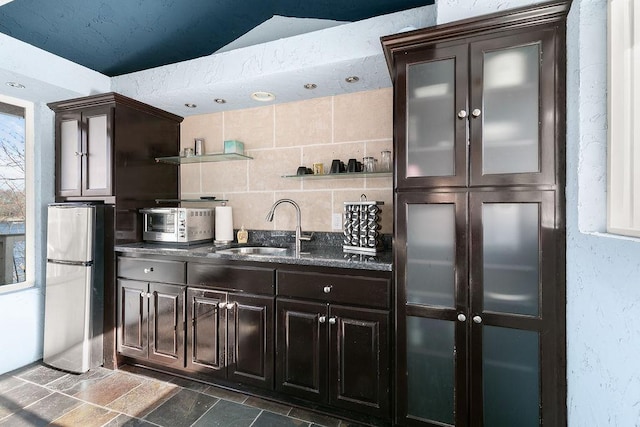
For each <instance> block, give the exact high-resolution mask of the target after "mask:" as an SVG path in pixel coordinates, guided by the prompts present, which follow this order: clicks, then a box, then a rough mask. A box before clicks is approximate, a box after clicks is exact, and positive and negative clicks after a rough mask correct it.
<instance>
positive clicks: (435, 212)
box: [396, 192, 468, 426]
mask: <svg viewBox="0 0 640 427" xmlns="http://www.w3.org/2000/svg"><path fill="white" fill-rule="evenodd" d="M466 211H467V196H466V194H464V193H448V194H445V193H440V194H434V193H431V194H424V193H416V192H413V193H403V194H399V195H398V199H397V210H396V226H397V227H401V228H403V229H405V230H406V241H403V242H400V241H397V242H396V245H397V246H396V247H397V253H396V256H397V258H396V262H397V264H396V265H397V280H398V283H403V284H404V286H402V287H400V288H398V299H399V300H402V301H405V304H404V307H401V308H399V311H401V312H402V314H400V315H399V319H401V320H399V324H398V328H399V330H403V332H401V333H400V335H399V336H400V338H399V339H398V346H400V347H402V348H403V350H405V351H406V360H402V361H399V363H398V371H397V377H398V387H401V388H402V391H403V395H402V396H401V397H400V399H399V401H400V402H401V403H400V404H401V405H405V407H403V408H401V411H402V413H404V414H406V417H407V418H408V419H411V420H414V421H416V422H419V423H426V424H427V425H439V426H443V425H451V426H454V425H456V426H457V425H464V423H465V417H466V414H467V397H466V396H467V384H466V378H467V372H466V369H467V361H466V351H467V350H466V348H467V338H466V337H467V322H465V313H466V305H467V298H468V292H467V274H468V268H467V254H466V248H467V245H466V243H465V241H466V213H467V212H466ZM405 316H406V317H405Z"/></svg>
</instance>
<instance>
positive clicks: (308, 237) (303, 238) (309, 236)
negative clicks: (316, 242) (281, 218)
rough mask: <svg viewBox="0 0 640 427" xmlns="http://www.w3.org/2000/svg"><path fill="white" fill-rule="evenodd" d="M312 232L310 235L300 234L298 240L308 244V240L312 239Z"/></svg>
mask: <svg viewBox="0 0 640 427" xmlns="http://www.w3.org/2000/svg"><path fill="white" fill-rule="evenodd" d="M313 233H314V232H313V231H312V232H311V234H302V233H300V240H304V241H305V242H308V241H310V240H312V239H313Z"/></svg>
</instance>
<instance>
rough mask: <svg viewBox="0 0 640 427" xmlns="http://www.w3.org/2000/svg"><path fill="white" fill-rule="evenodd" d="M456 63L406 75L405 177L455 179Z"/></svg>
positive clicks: (421, 66)
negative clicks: (449, 177)
mask: <svg viewBox="0 0 640 427" xmlns="http://www.w3.org/2000/svg"><path fill="white" fill-rule="evenodd" d="M455 65H456V64H455V59H452V58H450V59H444V60H438V61H430V62H423V63H418V64H413V65H410V66H409V67H408V71H407V74H408V76H407V80H408V84H407V86H408V87H407V104H408V105H407V150H406V165H407V171H406V176H407V177H419V176H452V175H455V172H456V171H455V150H454V143H455V125H454V120H455V114H454V111H455V77H456V74H455Z"/></svg>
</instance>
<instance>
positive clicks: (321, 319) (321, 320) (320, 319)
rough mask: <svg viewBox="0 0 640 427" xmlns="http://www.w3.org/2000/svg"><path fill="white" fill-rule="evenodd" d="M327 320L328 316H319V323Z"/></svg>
mask: <svg viewBox="0 0 640 427" xmlns="http://www.w3.org/2000/svg"><path fill="white" fill-rule="evenodd" d="M326 321H327V316H320V317H318V323H324V322H326Z"/></svg>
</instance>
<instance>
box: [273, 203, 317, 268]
mask: <svg viewBox="0 0 640 427" xmlns="http://www.w3.org/2000/svg"><path fill="white" fill-rule="evenodd" d="M282 203H289V204H291V205H293V207H294V208H296V256H298V255H300V241H301V240H302V239H303V237H302V228H301V223H302V218H301V214H300V206H298V204H297V203H296V202H295V201H293V200H291V199H280V200H277V201H276V202H275V203H274V204H273V206H271V209H269V212H268V213H267V217H266V218H265V219H266V220H267V221H269V222H271V221H273V216H274V214H275V213H276V208H277V207H278V206H279V205H280V204H282ZM305 239H307V238H306V237H305Z"/></svg>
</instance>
